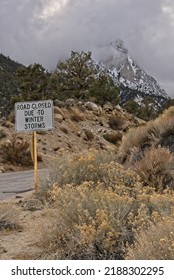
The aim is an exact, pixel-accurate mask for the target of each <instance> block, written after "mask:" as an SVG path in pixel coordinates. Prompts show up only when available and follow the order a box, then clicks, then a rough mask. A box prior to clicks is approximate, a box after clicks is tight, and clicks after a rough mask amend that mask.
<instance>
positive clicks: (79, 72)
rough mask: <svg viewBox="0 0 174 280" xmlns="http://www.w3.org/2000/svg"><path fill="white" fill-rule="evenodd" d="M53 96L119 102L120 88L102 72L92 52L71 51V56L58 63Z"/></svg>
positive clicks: (54, 77) (51, 78) (52, 80)
mask: <svg viewBox="0 0 174 280" xmlns="http://www.w3.org/2000/svg"><path fill="white" fill-rule="evenodd" d="M50 80H51V89H52V96H53V97H54V98H56V96H57V98H58V99H61V100H64V99H66V98H69V97H71V98H72V97H73V98H78V99H81V100H89V99H90V98H91V99H92V100H94V101H97V102H100V103H103V102H106V101H112V102H115V103H118V94H119V90H118V88H117V87H116V86H115V85H114V82H113V80H112V79H111V77H109V76H108V75H107V74H106V73H104V72H103V73H101V70H100V69H99V67H98V65H96V64H95V63H94V61H93V60H92V58H91V52H87V53H85V52H81V53H78V52H71V57H70V58H69V59H68V60H67V61H65V62H60V63H58V65H57V69H56V71H54V73H52V75H51V77H50Z"/></svg>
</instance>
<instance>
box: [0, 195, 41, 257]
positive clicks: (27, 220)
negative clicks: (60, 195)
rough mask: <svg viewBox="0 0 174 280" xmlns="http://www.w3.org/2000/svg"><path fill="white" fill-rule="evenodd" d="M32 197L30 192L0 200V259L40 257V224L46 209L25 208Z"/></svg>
mask: <svg viewBox="0 0 174 280" xmlns="http://www.w3.org/2000/svg"><path fill="white" fill-rule="evenodd" d="M32 199H33V194H32V193H31V192H30V193H27V194H24V195H22V196H20V197H19V196H18V197H17V198H16V197H13V198H11V199H9V200H6V201H1V202H0V212H1V216H0V260H18V259H20V260H29V259H39V258H40V254H41V253H42V250H43V249H42V248H41V247H40V246H39V238H40V225H41V224H42V223H44V220H45V216H46V215H47V214H46V213H47V211H46V210H45V209H44V208H43V209H40V208H39V207H38V209H37V210H36V209H34V211H33V210H31V208H30V209H27V207H25V206H26V204H27V203H28V201H31V200H32ZM3 213H4V217H3Z"/></svg>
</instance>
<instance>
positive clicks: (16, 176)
mask: <svg viewBox="0 0 174 280" xmlns="http://www.w3.org/2000/svg"><path fill="white" fill-rule="evenodd" d="M48 177H49V171H48V169H41V170H38V181H44V180H47V179H48ZM33 178H34V172H33V170H31V171H22V172H12V173H3V174H0V200H3V199H7V198H10V197H11V196H14V195H20V194H21V193H24V192H27V191H31V190H33V188H34V179H33Z"/></svg>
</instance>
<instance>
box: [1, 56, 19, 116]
mask: <svg viewBox="0 0 174 280" xmlns="http://www.w3.org/2000/svg"><path fill="white" fill-rule="evenodd" d="M20 66H21V64H19V63H18V62H15V61H13V60H11V59H10V58H9V57H6V56H4V55H3V54H0V116H2V115H6V116H7V114H8V113H9V112H10V110H11V103H10V99H11V97H12V96H13V95H14V94H16V93H17V92H18V81H17V76H16V70H17V69H18V68H19V67H20Z"/></svg>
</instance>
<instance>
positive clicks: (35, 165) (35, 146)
mask: <svg viewBox="0 0 174 280" xmlns="http://www.w3.org/2000/svg"><path fill="white" fill-rule="evenodd" d="M33 160H34V189H35V192H36V193H37V192H38V175H37V173H38V171H37V133H36V131H33Z"/></svg>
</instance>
